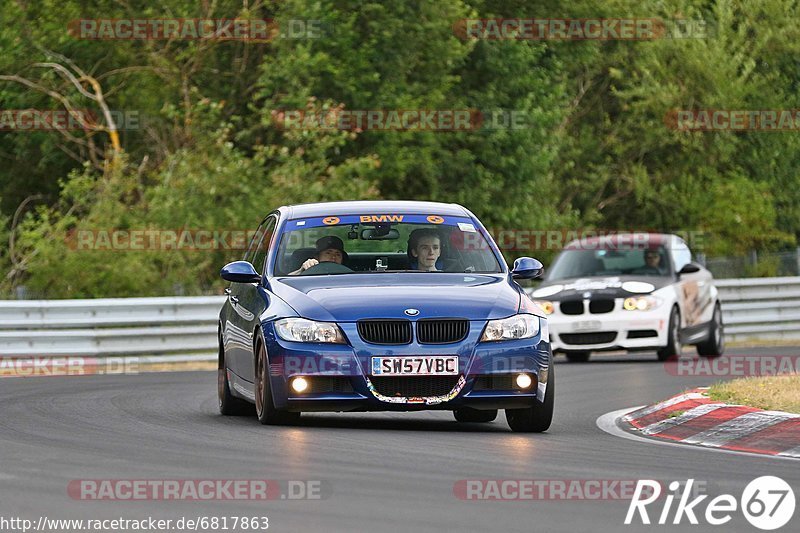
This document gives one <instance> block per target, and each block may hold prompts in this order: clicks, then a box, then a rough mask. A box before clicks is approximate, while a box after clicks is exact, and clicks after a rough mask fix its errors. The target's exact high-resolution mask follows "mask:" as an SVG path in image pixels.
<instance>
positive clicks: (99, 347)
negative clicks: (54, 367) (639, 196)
mask: <svg viewBox="0 0 800 533" xmlns="http://www.w3.org/2000/svg"><path fill="white" fill-rule="evenodd" d="M716 285H717V287H718V288H719V291H720V295H721V300H722V313H723V320H724V322H725V332H726V338H727V340H728V341H744V342H752V343H754V344H757V343H759V342H764V343H769V342H775V341H795V340H796V341H798V342H800V277H786V278H752V279H748V278H746V279H722V280H716ZM224 301H225V297H224V296H199V297H176V298H119V299H97V300H5V301H0V356H20V357H36V356H64V355H75V356H120V355H121V356H125V355H157V354H186V353H202V354H208V358H209V359H212V358H213V357H214V354H215V353H216V351H217V317H218V315H219V310H220V308H221V306H222V303H223V302H224Z"/></svg>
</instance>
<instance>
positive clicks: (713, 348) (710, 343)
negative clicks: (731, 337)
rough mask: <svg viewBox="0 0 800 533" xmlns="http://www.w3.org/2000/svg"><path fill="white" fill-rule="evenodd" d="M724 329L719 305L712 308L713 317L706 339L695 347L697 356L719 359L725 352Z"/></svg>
mask: <svg viewBox="0 0 800 533" xmlns="http://www.w3.org/2000/svg"><path fill="white" fill-rule="evenodd" d="M724 330H725V328H724V326H723V324H722V309H721V308H720V306H719V303H718V304H717V305H715V306H714V315H713V316H712V317H711V324H709V325H708V339H706V340H705V341H703V342H701V343H700V344H698V345H697V346H696V348H697V355H700V356H702V357H719V356H720V355H722V352H723V351H725V331H724Z"/></svg>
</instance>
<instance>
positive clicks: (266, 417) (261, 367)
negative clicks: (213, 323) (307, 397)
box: [254, 336, 300, 426]
mask: <svg viewBox="0 0 800 533" xmlns="http://www.w3.org/2000/svg"><path fill="white" fill-rule="evenodd" d="M255 356H256V357H255V359H256V361H255V363H256V372H255V384H254V387H255V395H256V416H257V417H258V421H259V422H261V423H262V424H264V425H271V426H272V425H288V424H294V423H296V422H297V421H298V420H299V419H300V413H290V412H289V411H281V410H279V409H276V408H275V402H273V401H272V388H271V387H270V386H269V362H268V361H267V350H266V348H265V347H264V339H263V338H261V337H260V336H259V338H258V340H257V341H256V349H255Z"/></svg>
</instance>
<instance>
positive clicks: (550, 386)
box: [506, 362, 556, 433]
mask: <svg viewBox="0 0 800 533" xmlns="http://www.w3.org/2000/svg"><path fill="white" fill-rule="evenodd" d="M555 394H556V374H555V371H554V367H553V363H552V362H551V363H550V366H549V368H548V377H547V391H546V392H545V394H544V402H539V400H536V402H535V403H534V404H533V406H531V407H526V408H524V409H506V421H507V422H508V426H509V427H510V428H511V430H512V431H515V432H518V433H541V432H543V431H547V429H548V428H549V427H550V423H551V422H552V421H553V405H554V399H555Z"/></svg>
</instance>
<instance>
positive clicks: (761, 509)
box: [625, 476, 795, 531]
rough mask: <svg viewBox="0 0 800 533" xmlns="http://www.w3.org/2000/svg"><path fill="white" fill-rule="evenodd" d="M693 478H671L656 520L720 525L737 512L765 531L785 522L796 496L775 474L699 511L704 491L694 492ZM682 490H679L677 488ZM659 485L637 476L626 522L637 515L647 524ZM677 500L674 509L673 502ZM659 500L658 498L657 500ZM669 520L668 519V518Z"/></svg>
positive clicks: (716, 500)
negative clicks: (739, 496)
mask: <svg viewBox="0 0 800 533" xmlns="http://www.w3.org/2000/svg"><path fill="white" fill-rule="evenodd" d="M693 485H694V479H689V480H687V481H686V483H679V482H678V481H673V482H672V483H670V484H669V491H670V492H669V493H667V495H666V497H665V498H663V507H662V508H661V512H660V514H658V515H657V518H656V516H655V515H654V516H653V519H654V520H656V522H655V523H657V524H659V525H665V524H669V523H671V524H673V525H677V524H681V523H686V522H684V520H685V521H688V523H689V524H692V525H697V524H700V523H701V522H700V521H699V520H698V517H700V518H702V519H705V522H704V523H705V524H710V525H713V526H721V525H723V524H727V523H728V522H730V521H731V520H732V519H733V516H734V514H735V513H737V512H741V513H742V514H743V515H744V517H745V518H746V519H747V521H748V522H750V524H752V525H753V526H755V527H757V528H758V529H761V530H764V531H772V530H774V529H778V528H779V527H782V526H784V525H786V524H787V523H788V522H789V520H791V519H792V515H794V508H795V497H794V491H793V490H792V487H791V486H789V484H788V483H786V482H785V481H784V480H782V479H781V478H779V477H775V476H762V477H760V478H757V479H754V480H753V481H751V482H750V483H749V484H748V485H747V487H745V489H744V491H743V492H742V496H741V498H739V499H738V500H737V499H736V498H735V497H734V496H733V495H731V494H721V495H719V496H717V497H716V498H713V499H711V500H709V501H708V502H707V503H706V504H705V512H701V510H702V506H701V504H702V503H703V501H704V500H705V499H706V498H708V495H707V494H703V495H699V496H695V497H694V498H693V499H691V500H690V498H691V497H692V495H693V491H692V486H693ZM681 488H682V489H683V490H682V491H681V492H680V493H679V492H678V491H680V490H681ZM661 492H662V491H661V484H660V483H659V482H658V481H655V480H651V479H640V480H639V481H638V482H637V484H636V489H635V490H634V493H633V499H632V500H631V504H630V506H629V507H628V514H627V515H626V516H625V524H626V525H630V524H631V523H633V522H634V519H635V518H636V517H637V515H638V520H639V521H641V523H642V524H650V523H651V518H650V515H649V514H648V510H649V511H651V512H653V511H655V512H657V511H658V508H657V507H658V504H656V505H652V506H651V508H650V509H648V505H651V504H654V503H655V502H657V501H659V500H660V499H661V498H662V494H661ZM676 499H677V500H678V503H677V505H676V506H675V508H674V511H673V503H674V502H675V500H676ZM659 503H660V501H659ZM670 519H671V520H670Z"/></svg>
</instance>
